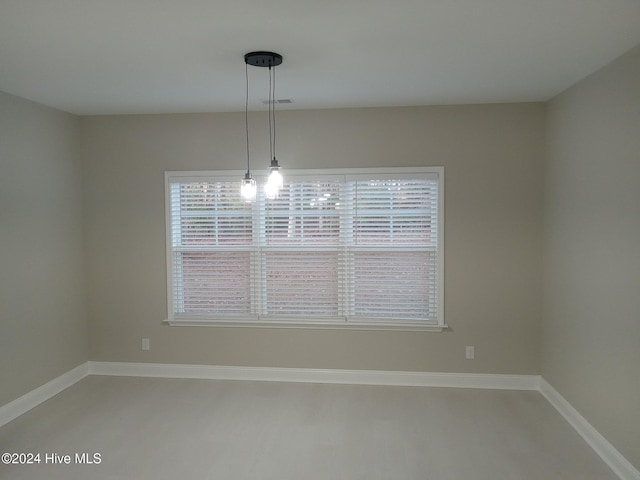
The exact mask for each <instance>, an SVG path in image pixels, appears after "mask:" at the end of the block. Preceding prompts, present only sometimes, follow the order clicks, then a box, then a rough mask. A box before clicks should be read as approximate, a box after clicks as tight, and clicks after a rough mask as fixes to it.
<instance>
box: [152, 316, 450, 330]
mask: <svg viewBox="0 0 640 480" xmlns="http://www.w3.org/2000/svg"><path fill="white" fill-rule="evenodd" d="M163 323H165V324H168V325H170V326H172V327H240V328H296V329H307V330H308V329H313V330H392V331H404V332H442V331H443V330H446V329H447V328H449V327H448V326H447V325H420V324H418V323H397V324H387V323H362V322H360V323H359V322H353V321H352V322H345V321H342V322H340V321H331V320H324V321H323V320H311V321H305V322H304V323H303V322H300V321H295V320H278V321H273V320H271V321H267V320H244V319H242V320H212V319H177V318H173V319H167V320H164V321H163Z"/></svg>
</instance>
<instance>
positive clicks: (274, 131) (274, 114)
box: [271, 68, 276, 158]
mask: <svg viewBox="0 0 640 480" xmlns="http://www.w3.org/2000/svg"><path fill="white" fill-rule="evenodd" d="M271 98H272V99H273V108H272V109H271V115H273V157H272V158H276V69H275V68H274V69H273V94H272V95H271Z"/></svg>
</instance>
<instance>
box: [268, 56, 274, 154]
mask: <svg viewBox="0 0 640 480" xmlns="http://www.w3.org/2000/svg"><path fill="white" fill-rule="evenodd" d="M272 70H273V69H272V68H271V64H269V160H271V159H272V158H273V129H272V126H271V110H272V101H273V94H272V93H273V91H272V90H273V89H272V85H273V82H272V80H271V76H272V75H273V74H272Z"/></svg>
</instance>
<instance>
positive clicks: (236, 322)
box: [165, 166, 447, 332]
mask: <svg viewBox="0 0 640 480" xmlns="http://www.w3.org/2000/svg"><path fill="white" fill-rule="evenodd" d="M244 173H245V172H244V171H240V170H213V171H166V172H165V225H166V242H165V247H166V267H167V319H166V320H165V322H166V323H168V324H169V325H171V326H224V327H229V326H233V327H272V328H330V329H362V330H409V331H413V330H416V331H435V332H440V331H442V330H443V329H445V328H447V325H446V323H445V320H444V259H445V255H444V167H441V166H433V167H432V166H430V167H397V168H394V167H391V168H341V169H322V170H317V169H314V170H307V169H305V170H289V169H288V170H286V172H283V173H284V174H285V175H286V176H289V177H300V176H302V177H304V176H327V177H331V176H343V177H345V178H346V177H353V176H360V175H365V176H375V175H380V176H381V178H384V177H385V176H386V177H388V176H389V175H392V174H393V175H403V174H405V175H408V176H410V175H414V176H419V175H425V174H427V175H435V176H436V177H437V179H438V205H437V216H438V218H437V252H436V258H437V273H436V274H437V277H438V278H437V295H436V302H437V323H429V324H425V322H424V321H398V320H396V321H393V320H386V319H366V320H364V319H363V320H359V321H354V320H353V319H350V320H349V321H347V320H346V317H344V318H343V317H337V318H329V319H327V318H313V317H306V316H305V317H302V318H276V319H273V318H269V319H266V318H264V317H261V316H260V315H255V316H250V317H240V318H235V317H234V318H221V317H207V316H201V315H198V316H193V315H185V316H182V315H176V314H174V313H173V310H174V309H173V298H174V292H173V287H174V286H173V278H174V276H173V271H172V268H173V267H172V265H173V252H172V231H171V188H170V184H171V183H172V181H175V180H180V181H182V182H188V181H200V182H202V181H207V180H213V179H220V178H225V177H226V178H229V177H231V178H237V179H241V178H242V177H243V176H244ZM254 178H256V181H257V183H258V186H259V188H260V186H261V185H262V183H264V180H265V177H262V176H259V175H255V174H254ZM285 179H286V178H285ZM239 189H240V180H238V190H239ZM257 210H258V209H257V208H254V228H255V227H257V226H259V223H260V222H261V221H262V219H260V218H259V214H258V213H257Z"/></svg>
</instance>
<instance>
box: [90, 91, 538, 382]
mask: <svg viewBox="0 0 640 480" xmlns="http://www.w3.org/2000/svg"><path fill="white" fill-rule="evenodd" d="M544 114H545V111H544V106H543V105H542V104H511V105H483V106H459V107H415V108H387V109H384V108H380V109H376V108H371V109H343V110H318V111H281V112H279V114H278V158H279V160H280V163H281V164H282V165H283V167H284V168H285V169H286V168H287V167H288V168H322V167H343V166H344V167H367V166H414V165H444V166H445V176H446V192H445V193H446V207H445V208H446V216H445V223H446V226H445V244H446V302H445V315H446V322H447V323H448V324H449V325H450V327H451V328H450V330H449V331H446V332H444V333H416V332H381V331H335V330H312V329H267V328H220V327H213V328H212V327H169V326H166V325H163V324H162V321H163V320H164V319H165V318H166V316H167V314H166V285H165V278H166V265H165V244H164V242H165V224H164V186H163V172H164V171H165V170H197V169H205V170H206V169H242V168H244V162H245V151H244V115H243V114H235V113H229V114H187V115H147V116H144V115H137V116H104V117H84V118H81V140H82V157H83V161H84V166H85V171H84V174H85V177H84V179H85V184H84V186H85V200H86V209H85V233H86V242H87V263H88V292H89V293H88V303H89V305H88V307H89V314H90V319H91V321H90V358H91V359H92V360H103V361H129V362H162V363H191V364H215V365H250V366H279V367H308V368H344V369H380V370H413V371H440V372H452V371H453V372H487V373H519V374H537V373H539V358H540V351H539V347H540V315H541V288H542V287H541V276H542V272H541V252H542V237H541V228H542V175H543V172H542V167H543V158H542V157H543V154H544V153H543V148H544V138H543V136H544ZM251 124H252V141H253V143H254V145H253V146H252V153H253V157H252V158H253V164H252V165H253V168H254V169H258V168H266V165H267V161H268V154H267V152H266V151H265V149H264V146H266V144H267V139H268V136H267V134H266V115H265V114H259V113H258V114H252V118H251ZM259 135H260V138H258V136H259ZM142 337H149V338H150V339H151V350H150V351H149V352H142V351H141V349H140V341H141V338H142ZM466 345H475V347H476V357H477V358H476V360H473V361H468V360H465V359H464V347H465V346H466Z"/></svg>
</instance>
